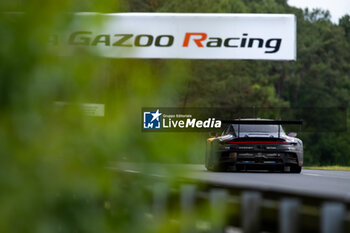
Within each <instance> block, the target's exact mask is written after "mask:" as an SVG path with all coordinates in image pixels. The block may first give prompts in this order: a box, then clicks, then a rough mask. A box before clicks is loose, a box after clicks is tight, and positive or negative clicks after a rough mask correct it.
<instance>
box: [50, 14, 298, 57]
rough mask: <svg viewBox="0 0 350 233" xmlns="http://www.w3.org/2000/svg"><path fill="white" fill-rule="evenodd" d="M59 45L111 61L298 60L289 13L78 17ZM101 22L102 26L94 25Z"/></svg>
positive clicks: (84, 15)
mask: <svg viewBox="0 0 350 233" xmlns="http://www.w3.org/2000/svg"><path fill="white" fill-rule="evenodd" d="M74 17H75V20H74V23H73V25H72V27H71V28H70V29H69V31H68V32H67V34H66V35H65V36H63V37H60V36H57V37H56V38H55V39H54V40H53V41H54V42H55V43H56V44H59V43H61V44H68V46H69V47H79V49H80V48H81V47H83V48H88V49H89V50H90V49H91V50H92V51H93V52H95V53H97V54H98V55H100V56H104V57H112V58H181V59H254V60H295V59H296V17H295V16H294V15H290V14H190V13H189V14H182V13H181V14H177V13H120V14H98V13H78V14H75V16H74ZM96 22H98V23H96Z"/></svg>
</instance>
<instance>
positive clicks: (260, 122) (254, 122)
mask: <svg viewBox="0 0 350 233" xmlns="http://www.w3.org/2000/svg"><path fill="white" fill-rule="evenodd" d="M221 122H222V123H224V124H237V125H238V137H239V136H240V125H300V127H301V125H302V124H303V121H298V120H296V121H283V120H271V121H270V120H259V119H257V120H239V119H238V120H221ZM280 132H281V127H278V138H279V137H280Z"/></svg>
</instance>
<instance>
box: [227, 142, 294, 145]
mask: <svg viewBox="0 0 350 233" xmlns="http://www.w3.org/2000/svg"><path fill="white" fill-rule="evenodd" d="M226 143H227V144H285V145H286V144H287V145H290V144H291V143H289V142H226Z"/></svg>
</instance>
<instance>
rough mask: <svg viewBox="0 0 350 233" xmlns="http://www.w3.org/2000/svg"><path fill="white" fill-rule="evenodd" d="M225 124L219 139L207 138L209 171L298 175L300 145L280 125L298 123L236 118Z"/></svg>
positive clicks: (301, 164)
mask: <svg viewBox="0 0 350 233" xmlns="http://www.w3.org/2000/svg"><path fill="white" fill-rule="evenodd" d="M224 123H228V125H227V127H226V128H225V130H224V131H223V132H222V134H221V136H215V137H210V138H208V139H207V148H206V158H205V166H206V168H207V169H208V170H209V171H240V170H261V169H263V170H269V171H283V172H291V173H300V172H301V170H302V166H303V161H304V152H303V142H302V141H301V140H300V139H299V138H296V136H297V134H296V133H294V132H291V133H289V134H288V135H287V134H286V133H285V132H284V130H283V128H282V124H299V125H301V124H302V122H301V121H280V120H279V121H275V120H270V119H259V118H257V119H238V120H231V121H226V122H224Z"/></svg>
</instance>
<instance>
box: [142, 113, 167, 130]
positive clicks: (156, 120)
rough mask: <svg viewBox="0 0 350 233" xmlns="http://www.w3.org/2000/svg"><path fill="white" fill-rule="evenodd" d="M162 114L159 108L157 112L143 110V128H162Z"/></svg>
mask: <svg viewBox="0 0 350 233" xmlns="http://www.w3.org/2000/svg"><path fill="white" fill-rule="evenodd" d="M161 115H162V113H160V112H159V109H157V111H156V112H143V128H144V129H160V120H161V117H160V116H161Z"/></svg>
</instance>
